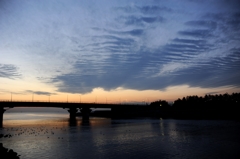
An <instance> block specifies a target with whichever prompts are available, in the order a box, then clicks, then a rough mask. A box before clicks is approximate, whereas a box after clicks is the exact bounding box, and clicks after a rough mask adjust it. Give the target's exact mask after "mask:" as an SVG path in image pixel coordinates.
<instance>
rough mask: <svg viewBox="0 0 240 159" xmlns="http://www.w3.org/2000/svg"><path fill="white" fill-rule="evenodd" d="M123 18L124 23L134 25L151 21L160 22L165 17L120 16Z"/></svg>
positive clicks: (142, 24) (141, 24) (150, 22)
mask: <svg viewBox="0 0 240 159" xmlns="http://www.w3.org/2000/svg"><path fill="white" fill-rule="evenodd" d="M120 19H123V21H124V23H125V25H136V26H144V25H146V24H152V23H162V22H164V21H165V19H164V18H163V17H161V16H151V17H150V16H128V17H121V18H120Z"/></svg>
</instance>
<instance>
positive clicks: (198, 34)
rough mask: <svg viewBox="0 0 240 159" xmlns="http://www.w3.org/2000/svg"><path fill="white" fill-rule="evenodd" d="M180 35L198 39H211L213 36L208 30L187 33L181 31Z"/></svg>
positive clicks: (187, 31)
mask: <svg viewBox="0 0 240 159" xmlns="http://www.w3.org/2000/svg"><path fill="white" fill-rule="evenodd" d="M178 33H179V34H180V35H184V36H189V37H197V38H210V37H212V36H213V34H212V32H211V31H210V30H208V29H197V30H186V31H179V32H178Z"/></svg>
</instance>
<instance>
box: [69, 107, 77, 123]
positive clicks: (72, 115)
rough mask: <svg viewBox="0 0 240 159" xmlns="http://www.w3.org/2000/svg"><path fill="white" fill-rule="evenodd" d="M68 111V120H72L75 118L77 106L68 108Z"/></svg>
mask: <svg viewBox="0 0 240 159" xmlns="http://www.w3.org/2000/svg"><path fill="white" fill-rule="evenodd" d="M68 112H69V117H70V120H72V121H73V120H76V113H77V108H69V110H68Z"/></svg>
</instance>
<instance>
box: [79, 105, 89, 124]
mask: <svg viewBox="0 0 240 159" xmlns="http://www.w3.org/2000/svg"><path fill="white" fill-rule="evenodd" d="M80 111H81V113H82V120H84V121H88V120H89V114H90V112H91V111H92V110H91V109H90V108H87V107H83V108H81V109H80Z"/></svg>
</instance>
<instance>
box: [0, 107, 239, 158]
mask: <svg viewBox="0 0 240 159" xmlns="http://www.w3.org/2000/svg"><path fill="white" fill-rule="evenodd" d="M56 110H57V109H56ZM68 117H69V114H68V113H67V111H55V112H54V111H52V112H49V111H48V112H44V111H34V110H31V111H28V112H26V111H15V112H13V111H9V112H8V111H7V112H6V113H4V122H3V128H0V134H5V135H6V134H11V135H12V137H10V138H8V137H7V138H0V143H3V146H4V147H6V148H9V149H13V150H14V151H15V152H17V153H18V154H19V155H21V156H20V158H22V159H36V158H44V159H56V158H57V159H77V158H99V159H107V158H110V159H111V158H114V159H127V158H137V159H140V158H144V159H145V158H161V159H187V158H189V159H190V158H191V159H192V158H194V159H204V158H206V159H208V158H209V159H210V158H211V159H213V158H217V159H229V158H231V159H234V158H236V159H238V158H240V151H239V147H240V135H239V133H240V122H239V121H235V120H175V119H109V118H90V120H89V122H82V120H81V118H79V117H77V119H76V121H73V122H70V121H69V120H68Z"/></svg>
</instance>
